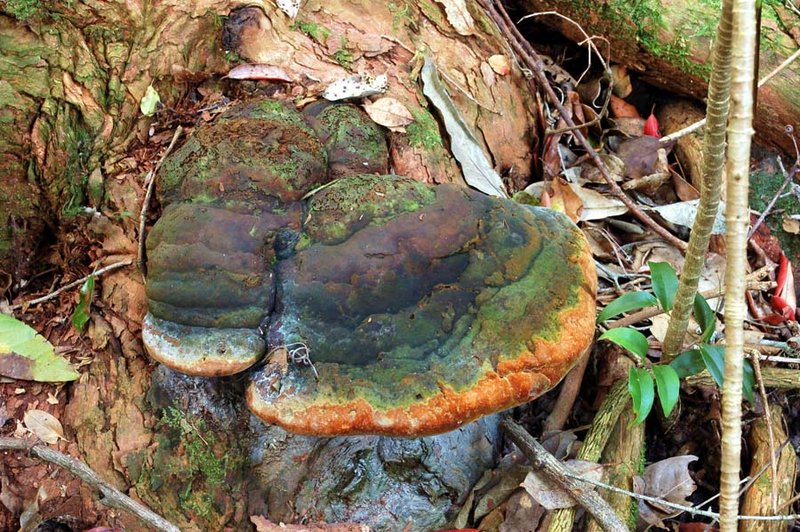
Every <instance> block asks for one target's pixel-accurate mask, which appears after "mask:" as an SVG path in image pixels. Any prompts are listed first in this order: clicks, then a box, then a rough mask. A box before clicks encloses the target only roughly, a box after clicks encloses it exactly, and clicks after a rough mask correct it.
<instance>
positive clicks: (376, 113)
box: [364, 97, 414, 133]
mask: <svg viewBox="0 0 800 532" xmlns="http://www.w3.org/2000/svg"><path fill="white" fill-rule="evenodd" d="M364 110H365V111H366V112H367V114H368V115H369V117H370V118H371V119H372V121H373V122H375V123H376V124H379V125H381V126H384V127H387V128H389V129H390V130H392V131H397V132H400V133H403V132H405V128H404V127H403V126H407V125H408V124H410V123H411V122H413V121H414V117H413V116H412V115H411V111H409V110H408V108H406V106H405V105H403V104H402V103H401V102H400V100H398V99H397V98H391V97H386V98H379V99H378V100H376V101H374V102H364Z"/></svg>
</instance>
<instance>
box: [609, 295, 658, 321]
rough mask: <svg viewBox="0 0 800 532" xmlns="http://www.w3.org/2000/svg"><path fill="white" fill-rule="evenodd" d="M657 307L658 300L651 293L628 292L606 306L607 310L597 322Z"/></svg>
mask: <svg viewBox="0 0 800 532" xmlns="http://www.w3.org/2000/svg"><path fill="white" fill-rule="evenodd" d="M656 305H658V300H657V299H656V298H655V297H653V294H651V293H650V292H628V293H627V294H623V295H622V296H621V297H618V298H617V299H615V300H614V301H612V302H611V303H609V304H608V305H606V308H604V309H603V310H602V311H601V312H600V314H599V315H598V316H597V321H598V322H604V321H606V320H608V319H611V318H613V317H615V316H619V315H620V314H622V313H623V312H630V311H632V310H639V309H643V308H646V307H655V306H656Z"/></svg>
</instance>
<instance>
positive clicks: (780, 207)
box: [750, 172, 800, 264]
mask: <svg viewBox="0 0 800 532" xmlns="http://www.w3.org/2000/svg"><path fill="white" fill-rule="evenodd" d="M784 179H785V178H784V177H783V175H781V174H780V173H777V174H773V173H768V172H753V173H751V174H750V206H751V207H752V208H753V209H755V210H756V211H759V212H761V211H763V210H764V209H765V208H766V207H767V204H768V203H769V201H770V200H771V199H772V198H773V197H774V196H775V194H776V193H777V192H778V188H780V186H781V185H782V184H783V181H784ZM787 189H788V187H787ZM786 192H787V190H784V194H782V195H781V197H780V198H778V201H776V202H775V206H774V207H773V208H772V211H771V214H769V215H768V216H767V219H766V224H767V227H769V229H770V232H771V233H772V234H773V235H774V236H775V237H777V239H778V241H779V242H780V245H781V249H783V251H784V253H785V254H786V256H787V257H788V258H789V260H790V261H793V262H794V263H795V264H797V263H798V262H800V238H797V235H794V234H791V233H788V232H786V231H784V229H783V217H784V216H796V215H800V200H798V199H797V197H796V196H794V195H793V194H786Z"/></svg>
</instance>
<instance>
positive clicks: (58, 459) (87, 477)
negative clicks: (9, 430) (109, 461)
mask: <svg viewBox="0 0 800 532" xmlns="http://www.w3.org/2000/svg"><path fill="white" fill-rule="evenodd" d="M0 450H6V451H25V452H28V453H30V454H32V455H34V456H36V457H38V458H39V459H41V460H44V461H45V462H50V463H51V464H55V465H57V466H59V467H62V468H64V469H66V470H67V471H69V472H70V473H72V474H73V475H75V476H76V477H78V478H79V479H81V480H82V481H84V482H86V483H87V484H88V485H90V486H92V487H93V488H95V489H97V490H98V491H99V492H100V493H101V494H102V495H103V497H102V498H101V499H100V502H102V503H103V504H105V505H106V506H109V507H111V508H117V509H120V510H125V511H128V512H130V513H131V514H133V515H134V516H136V517H137V518H139V520H141V521H142V522H144V523H146V524H147V525H149V526H151V527H153V528H155V529H156V530H163V531H166V532H180V529H179V528H178V527H177V526H175V525H173V524H172V523H170V522H169V521H167V520H166V519H164V518H163V517H161V516H160V515H158V514H157V513H155V512H153V511H152V510H150V509H149V508H148V507H146V506H145V505H143V504H142V503H140V502H137V501H135V500H133V499H131V498H130V497H128V496H127V495H125V494H124V493H122V492H121V491H119V490H118V489H116V488H115V487H114V486H112V485H111V484H109V483H108V482H106V481H105V480H103V479H102V478H101V477H100V475H98V474H97V473H95V471H94V470H92V469H91V468H90V467H89V466H88V465H86V464H85V463H84V462H82V461H80V460H77V459H75V458H72V457H71V456H69V455H67V454H64V453H62V452H59V451H56V450H54V449H50V448H49V447H47V446H46V445H37V444H34V443H32V442H30V441H27V440H23V439H20V438H0Z"/></svg>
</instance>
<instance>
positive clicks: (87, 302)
mask: <svg viewBox="0 0 800 532" xmlns="http://www.w3.org/2000/svg"><path fill="white" fill-rule="evenodd" d="M93 297H94V274H91V275H90V276H89V277H88V278H87V279H86V282H85V283H83V286H81V289H80V300H79V301H78V306H77V307H75V311H74V312H73V313H72V325H74V326H75V328H76V329H78V332H81V333H82V332H83V329H84V328H85V327H86V323H87V322H88V321H89V311H90V309H91V307H92V298H93Z"/></svg>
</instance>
